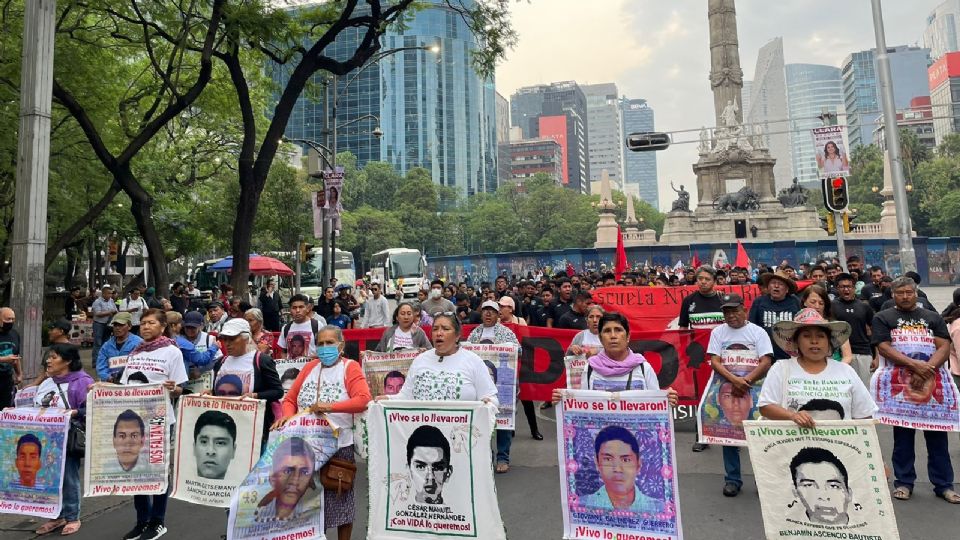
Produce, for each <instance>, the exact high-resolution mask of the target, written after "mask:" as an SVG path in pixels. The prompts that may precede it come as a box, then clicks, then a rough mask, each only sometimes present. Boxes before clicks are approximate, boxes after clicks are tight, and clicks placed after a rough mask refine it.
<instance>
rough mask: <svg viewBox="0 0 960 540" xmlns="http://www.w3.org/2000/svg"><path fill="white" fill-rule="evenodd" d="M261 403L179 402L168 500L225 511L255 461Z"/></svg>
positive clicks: (193, 398)
mask: <svg viewBox="0 0 960 540" xmlns="http://www.w3.org/2000/svg"><path fill="white" fill-rule="evenodd" d="M265 412H266V402H265V401H264V400H262V399H256V400H254V399H237V398H230V397H216V396H209V395H206V396H195V395H185V396H182V397H181V398H180V403H179V412H178V414H177V436H176V449H175V451H174V456H175V457H174V466H173V492H172V493H170V496H171V497H173V498H175V499H182V500H184V501H189V502H192V503H196V504H202V505H206V506H219V507H227V506H230V495H231V494H232V493H233V490H234V489H236V488H237V486H239V485H240V484H241V482H243V479H244V478H246V477H247V474H248V473H249V472H250V470H251V469H252V468H253V466H254V464H256V462H257V460H258V459H259V458H260V442H261V440H262V436H263V417H264V414H265Z"/></svg>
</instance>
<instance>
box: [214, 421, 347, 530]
mask: <svg viewBox="0 0 960 540" xmlns="http://www.w3.org/2000/svg"><path fill="white" fill-rule="evenodd" d="M336 451H337V434H336V428H335V427H334V426H332V425H331V424H330V423H329V422H328V421H327V418H326V416H316V415H313V414H301V415H299V416H296V417H294V418H293V419H292V420H290V422H288V423H287V424H286V425H285V426H284V427H283V428H282V429H279V430H276V431H272V432H271V433H270V443H269V444H268V445H267V449H266V450H265V451H264V452H263V456H261V457H260V459H259V461H257V464H256V465H255V466H254V468H253V470H252V471H250V473H249V474H248V475H247V477H246V478H245V479H244V480H243V482H242V483H241V484H240V487H238V488H237V489H236V490H235V491H234V492H233V496H232V497H231V498H230V517H229V519H228V522H227V540H290V539H308V538H309V539H317V540H325V539H326V535H325V534H324V529H323V486H321V485H320V480H319V478H318V477H317V471H319V470H320V467H322V466H323V465H325V464H326V463H327V461H329V460H330V456H332V455H333V454H335V453H336Z"/></svg>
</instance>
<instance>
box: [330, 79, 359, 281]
mask: <svg viewBox="0 0 960 540" xmlns="http://www.w3.org/2000/svg"><path fill="white" fill-rule="evenodd" d="M330 76H331V78H332V80H333V94H334V98H333V108H332V109H331V112H332V117H331V118H330V121H331V122H332V124H333V143H332V144H331V145H329V146H327V148H329V149H330V167H331V168H332V169H333V172H334V174H336V172H337V102H338V101H339V94H338V93H337V75H336V73H332V74H331V75H330ZM342 195H343V183H341V184H340V196H342ZM337 200H338V201H339V198H338V199H337ZM338 204H339V203H338ZM336 257H337V227H336V221H335V220H333V219H331V220H330V259H329V263H325V264H329V265H330V277H336V275H337V266H336V263H335V262H334V259H336ZM350 285H353V284H352V283H351V284H350Z"/></svg>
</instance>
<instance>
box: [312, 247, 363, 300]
mask: <svg viewBox="0 0 960 540" xmlns="http://www.w3.org/2000/svg"><path fill="white" fill-rule="evenodd" d="M310 254H311V255H312V257H310V258H309V259H308V260H306V261H303V262H301V263H300V292H301V293H303V294H306V295H309V296H310V297H311V298H313V299H317V298H319V297H320V296H321V295H322V294H323V288H322V287H321V286H320V285H321V283H320V278H321V263H322V262H323V250H322V249H320V248H318V247H315V248H313V249H311V250H310ZM333 275H334V277H336V278H337V283H338V284H342V285H350V286H351V287H353V284H354V282H355V281H356V280H357V270H356V266H354V264H353V253H351V252H349V251H343V250H339V249H338V250H337V252H336V255H335V256H334V258H333Z"/></svg>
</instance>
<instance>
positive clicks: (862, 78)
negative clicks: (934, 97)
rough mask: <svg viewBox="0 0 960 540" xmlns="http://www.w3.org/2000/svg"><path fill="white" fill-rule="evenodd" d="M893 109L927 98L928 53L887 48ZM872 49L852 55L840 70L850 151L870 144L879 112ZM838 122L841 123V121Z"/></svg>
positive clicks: (903, 48)
mask: <svg viewBox="0 0 960 540" xmlns="http://www.w3.org/2000/svg"><path fill="white" fill-rule="evenodd" d="M887 56H888V58H889V59H890V73H891V76H892V79H893V80H892V86H893V98H894V106H895V107H896V108H897V109H905V108H907V107H909V106H910V100H912V99H913V98H915V97H918V96H927V95H930V90H929V88H928V83H927V80H926V78H924V77H925V76H926V74H927V67H928V65H929V63H930V62H929V58H930V50H929V49H924V48H921V47H908V46H906V45H900V46H897V47H888V48H887ZM875 63H876V62H875V58H874V54H873V49H867V50H865V51H860V52H855V53H852V54H850V55H848V56H847V57H846V58H844V60H843V63H842V65H841V67H840V77H841V79H842V81H843V106H844V109H845V113H846V124H847V136H848V138H849V141H850V148H851V149H853V148H856V147H857V146H859V145H861V144H863V145H866V144H873V142H874V141H873V133H874V131H875V130H876V127H877V119H878V117H879V116H880V115H881V114H882V113H881V111H880V100H879V87H878V82H877V70H876V66H875ZM841 122H842V120H841Z"/></svg>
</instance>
